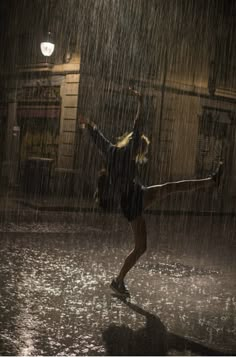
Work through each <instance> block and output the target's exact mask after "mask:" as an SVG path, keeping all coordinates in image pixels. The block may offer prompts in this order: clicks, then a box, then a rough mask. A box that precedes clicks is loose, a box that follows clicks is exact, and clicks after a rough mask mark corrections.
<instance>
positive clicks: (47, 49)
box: [40, 32, 55, 57]
mask: <svg viewBox="0 0 236 357" xmlns="http://www.w3.org/2000/svg"><path fill="white" fill-rule="evenodd" d="M40 49H41V52H42V54H43V56H45V57H50V56H51V55H52V54H53V52H54V49H55V44H54V42H53V40H52V34H51V32H48V33H47V37H46V38H45V40H44V41H42V42H41V43H40Z"/></svg>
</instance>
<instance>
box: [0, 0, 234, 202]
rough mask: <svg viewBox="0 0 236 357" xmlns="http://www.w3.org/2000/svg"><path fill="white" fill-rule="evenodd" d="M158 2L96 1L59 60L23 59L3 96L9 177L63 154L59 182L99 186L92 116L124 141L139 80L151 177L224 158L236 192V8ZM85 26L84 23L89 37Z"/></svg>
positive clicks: (204, 170) (210, 166)
mask: <svg viewBox="0 0 236 357" xmlns="http://www.w3.org/2000/svg"><path fill="white" fill-rule="evenodd" d="M130 3H133V2H132V1H131V2H130ZM183 3H184V2H183ZM187 3H189V2H186V4H187ZM158 4H159V2H155V1H150V2H149V6H146V5H145V6H144V4H143V2H139V1H138V5H137V7H135V6H133V7H132V6H128V5H127V3H126V2H124V1H120V2H119V6H118V5H117V4H113V7H110V8H109V6H108V5H109V4H108V2H106V1H94V2H93V4H92V5H93V6H91V8H90V9H88V8H81V7H80V10H81V13H80V20H81V23H80V26H79V25H78V27H76V26H75V25H74V27H73V31H71V32H69V33H70V34H72V35H70V36H69V38H70V39H68V41H67V36H65V33H64V35H63V36H64V37H63V39H61V40H60V41H61V42H60V41H59V44H60V45H59V46H58V47H59V48H64V51H62V50H60V51H59V52H58V53H55V55H54V57H53V58H52V60H51V61H50V62H52V63H42V58H41V59H40V60H39V59H38V60H34V61H32V58H31V57H30V56H29V57H30V60H29V61H28V63H25V60H24V58H23V60H22V59H21V60H20V61H18V62H19V63H18V64H16V65H17V66H16V67H17V69H15V71H14V74H13V75H12V76H11V78H12V79H11V80H7V82H6V80H5V84H6V83H7V85H6V87H7V88H6V90H5V91H4V93H5V96H4V99H2V101H1V103H0V111H1V121H0V125H1V126H2V128H3V130H5V133H6V135H2V136H4V137H6V138H7V140H6V143H5V144H2V146H1V152H0V157H1V160H2V176H3V177H6V180H8V181H10V182H12V183H13V182H17V181H18V180H19V178H20V177H22V175H24V167H25V163H26V161H27V160H29V158H32V157H41V158H46V159H52V160H53V178H54V181H53V180H52V182H54V184H52V185H51V190H52V192H57V188H56V187H59V191H63V190H64V191H65V192H68V190H67V188H68V187H70V189H71V188H72V189H71V190H72V193H73V194H79V193H81V192H86V194H92V192H93V191H94V188H95V186H96V172H97V170H98V169H99V167H101V165H102V162H101V159H100V157H99V154H98V153H97V152H96V151H95V150H94V148H93V145H92V144H91V142H90V140H89V138H88V136H87V134H86V131H85V130H84V129H83V125H82V122H83V117H84V116H88V117H90V118H92V119H93V120H94V121H95V122H97V124H98V126H99V127H100V128H101V129H102V131H104V134H105V135H107V136H108V137H109V138H110V139H111V140H112V141H114V142H115V140H116V138H117V137H118V136H120V135H121V134H122V133H124V132H125V131H129V130H131V128H132V122H133V118H134V115H135V111H136V107H137V102H136V100H135V98H134V97H133V96H131V95H129V93H128V91H127V88H128V87H129V86H134V87H135V88H137V89H139V90H140V91H141V92H142V93H143V95H144V98H145V100H144V107H143V112H142V115H143V116H144V117H145V132H146V134H147V135H148V136H149V137H150V139H151V146H150V159H149V165H148V166H147V167H144V169H143V174H142V175H143V181H144V182H145V183H146V184H155V183H160V182H165V181H170V180H179V179H188V178H192V177H205V176H207V175H209V174H210V173H211V172H212V171H214V169H215V168H216V166H217V163H218V162H219V160H223V161H224V162H225V165H226V170H225V175H224V185H223V186H224V188H223V192H224V195H225V196H227V197H228V196H229V197H236V185H235V182H236V163H235V160H234V158H235V155H236V129H235V126H236V79H235V66H234V58H235V48H236V46H234V44H235V28H234V26H233V16H232V14H231V13H230V12H231V10H232V9H231V8H230V9H231V10H230V9H224V8H221V4H223V2H220V1H218V2H217V4H218V7H217V6H216V7H215V8H214V9H211V6H210V4H208V6H207V7H206V8H205V7H202V8H201V5H198V4H200V2H199V3H198V2H194V4H192V5H194V6H195V7H194V6H193V7H191V6H189V7H188V5H186V6H187V7H186V8H185V7H184V6H183V8H180V9H176V8H173V9H171V8H167V7H166V8H165V6H164V5H163V4H162V5H163V6H161V7H158ZM110 5H111V4H110ZM159 5H160V4H159ZM81 6H82V5H81ZM117 6H118V7H117ZM172 6H173V5H172ZM199 6H200V7H199ZM116 7H117V8H116ZM233 8H234V7H233ZM64 10H65V9H64ZM72 10H73V8H72V9H71V11H72ZM99 10H102V11H99ZM171 11H172V12H173V14H172V15H173V16H174V13H175V12H176V13H177V12H178V11H179V13H178V14H177V15H178V16H179V18H178V21H175V22H174V21H173V16H168V17H167V14H170V13H171ZM219 11H221V12H220V15H219ZM113 12H114V14H113ZM108 13H109V14H110V15H111V16H110V17H108ZM81 14H82V15H83V16H82V15H81ZM112 14H113V15H114V16H112ZM196 14H197V15H198V16H196ZM115 15H116V16H115ZM128 15H129V16H128ZM177 15H176V16H177ZM218 15H219V16H218ZM129 18H133V23H131V22H130V21H129ZM167 19H168V20H167ZM199 19H200V20H201V21H200V20H199ZM216 19H218V20H217V21H219V23H218V28H217V29H216V27H215V26H216ZM171 21H172V22H171ZM73 23H76V21H75V22H73ZM137 24H139V27H138V26H136V25H137ZM140 24H141V25H140ZM65 27H66V28H70V25H69V24H68V22H67V25H66V26H65ZM133 27H134V28H135V29H137V28H138V31H133V30H132V29H133ZM75 28H76V29H79V30H80V32H81V33H83V36H82V37H81V39H80V41H77V37H78V34H77V32H76V31H75ZM24 34H25V31H22V34H21V35H20V37H21V41H20V42H19V43H21V44H22V43H23V42H24V41H23V38H25V35H24ZM18 35H19V34H18ZM127 36H128V37H127ZM18 38H19V36H18ZM38 42H39V41H38ZM67 42H69V43H70V44H73V45H72V46H71V45H70V46H69V47H68V46H67V45H66V44H67ZM25 43H27V41H26V42H25ZM131 44H132V46H131ZM68 49H69V50H68ZM26 50H29V42H28V47H27V46H26ZM31 50H32V51H33V48H31ZM37 51H38V49H37ZM62 52H63V55H62ZM19 58H20V56H18V59H19ZM2 132H3V131H2ZM3 148H4V149H3ZM60 180H61V181H60ZM60 182H61V184H60ZM62 186H64V188H62ZM66 187H67V188H66ZM69 191H70V190H69Z"/></svg>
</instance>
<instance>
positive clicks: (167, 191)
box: [143, 161, 223, 209]
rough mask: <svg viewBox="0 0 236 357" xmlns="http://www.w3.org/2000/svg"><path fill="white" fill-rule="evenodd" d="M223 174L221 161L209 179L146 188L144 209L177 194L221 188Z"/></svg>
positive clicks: (168, 183)
mask: <svg viewBox="0 0 236 357" xmlns="http://www.w3.org/2000/svg"><path fill="white" fill-rule="evenodd" d="M222 174H223V162H222V161H220V162H219V165H218V167H217V170H216V171H215V172H214V173H213V174H212V175H211V176H209V177H207V178H204V179H194V180H182V181H176V182H167V183H164V184H161V185H154V186H149V187H146V188H145V190H144V194H143V208H144V209H145V208H147V207H149V206H150V205H151V204H152V203H153V202H155V201H156V200H159V201H160V200H162V199H164V198H166V197H167V196H169V195H171V194H172V193H175V192H187V191H197V190H201V189H207V188H210V187H214V186H219V185H220V181H221V176H222Z"/></svg>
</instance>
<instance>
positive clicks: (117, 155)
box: [88, 125, 145, 222]
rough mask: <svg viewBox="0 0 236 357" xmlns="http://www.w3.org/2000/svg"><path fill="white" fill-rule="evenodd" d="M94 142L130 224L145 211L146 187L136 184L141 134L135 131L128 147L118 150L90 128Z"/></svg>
mask: <svg viewBox="0 0 236 357" xmlns="http://www.w3.org/2000/svg"><path fill="white" fill-rule="evenodd" d="M88 129H89V133H90V135H91V137H92V139H93V142H94V143H95V145H96V146H97V147H98V149H99V150H100V151H101V152H102V154H103V157H104V159H105V162H106V166H107V167H106V168H107V172H108V176H109V184H110V185H111V187H112V189H113V192H114V195H118V196H119V201H120V207H121V210H122V213H123V215H124V216H125V217H126V218H127V220H128V221H129V222H131V221H133V220H134V219H135V218H137V217H138V216H140V215H141V214H142V211H143V191H144V189H145V188H144V186H142V185H141V184H140V183H138V182H136V180H135V177H136V176H137V165H136V163H135V159H134V156H135V155H134V153H135V152H137V148H138V146H139V142H140V138H141V136H140V133H139V131H138V129H135V130H134V131H133V133H132V138H131V139H130V141H129V143H128V145H126V146H125V147H122V148H118V147H116V146H115V145H113V144H112V143H111V142H110V141H109V140H108V139H107V138H105V136H104V135H103V134H102V132H101V131H100V130H98V129H97V127H96V126H91V125H89V126H88Z"/></svg>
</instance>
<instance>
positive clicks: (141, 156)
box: [116, 131, 150, 164]
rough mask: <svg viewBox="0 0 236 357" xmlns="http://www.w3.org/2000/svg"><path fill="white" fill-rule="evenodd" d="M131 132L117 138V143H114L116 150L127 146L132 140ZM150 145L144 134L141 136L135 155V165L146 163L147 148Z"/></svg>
mask: <svg viewBox="0 0 236 357" xmlns="http://www.w3.org/2000/svg"><path fill="white" fill-rule="evenodd" d="M132 136H133V132H132V131H131V132H130V133H125V134H124V135H122V136H120V137H118V141H117V143H116V147H118V148H123V147H125V146H127V145H128V144H129V142H130V140H131V139H132ZM149 144H150V140H149V139H148V137H147V136H146V135H144V134H142V135H141V141H140V145H139V146H140V152H139V153H138V154H137V155H136V157H135V161H136V163H139V164H144V163H146V162H147V157H146V155H147V153H148V146H149Z"/></svg>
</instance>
